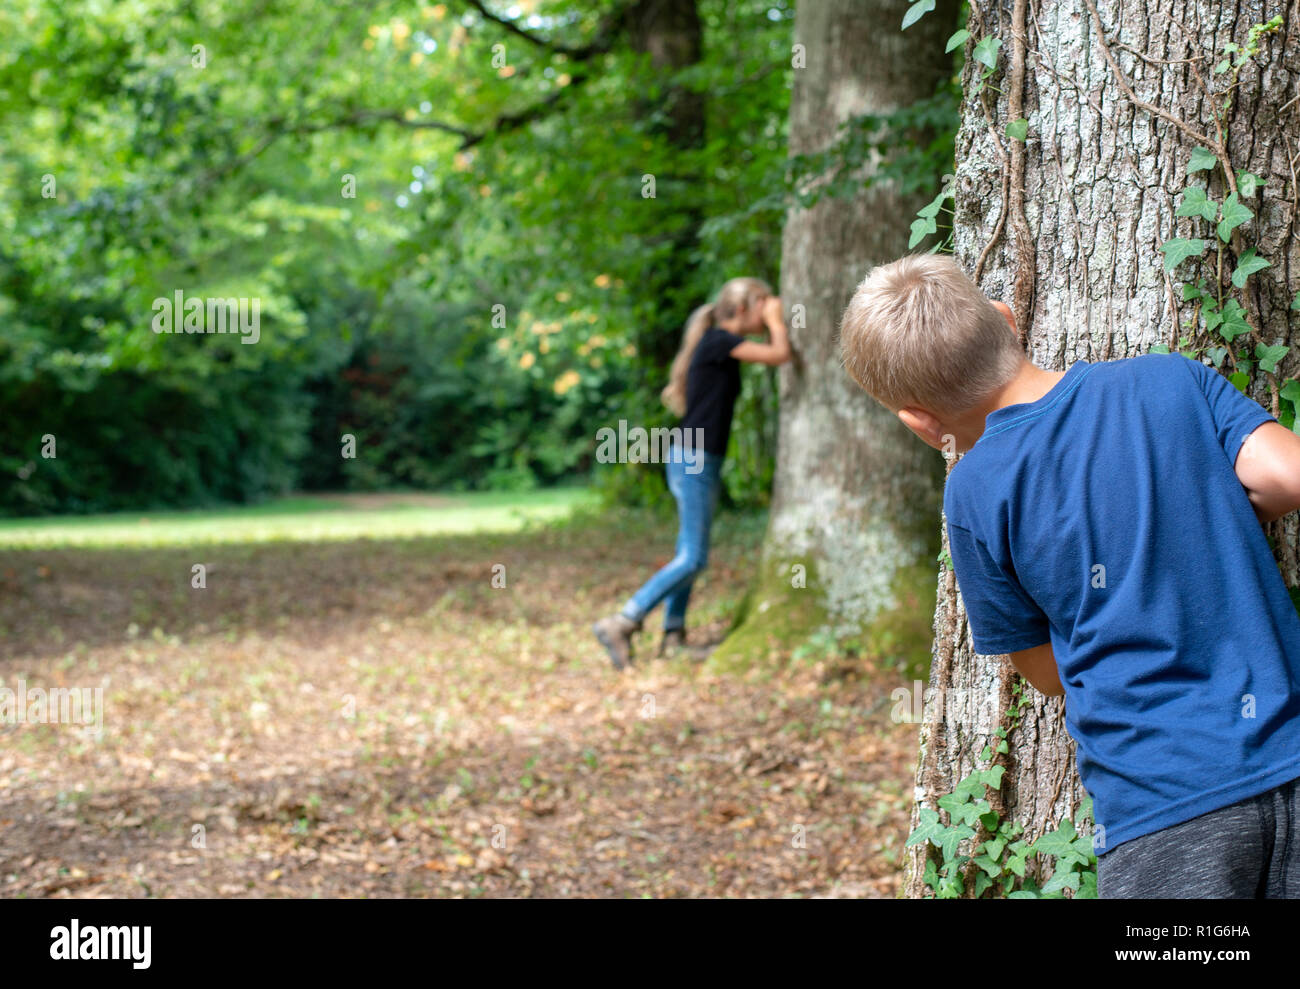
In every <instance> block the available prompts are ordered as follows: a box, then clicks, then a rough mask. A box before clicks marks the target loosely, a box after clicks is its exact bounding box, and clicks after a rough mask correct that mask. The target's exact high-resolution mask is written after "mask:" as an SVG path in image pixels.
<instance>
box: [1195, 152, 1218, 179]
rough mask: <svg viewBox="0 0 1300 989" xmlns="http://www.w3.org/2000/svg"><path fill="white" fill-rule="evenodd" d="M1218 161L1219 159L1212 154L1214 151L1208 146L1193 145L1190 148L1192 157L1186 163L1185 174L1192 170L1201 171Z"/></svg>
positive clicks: (1211, 166)
mask: <svg viewBox="0 0 1300 989" xmlns="http://www.w3.org/2000/svg"><path fill="white" fill-rule="evenodd" d="M1218 163H1219V159H1218V158H1216V157H1215V156H1214V152H1213V151H1211V150H1210V149H1209V148H1202V147H1199V146H1198V147H1195V148H1192V158H1191V160H1190V161H1189V162H1188V163H1187V174H1188V175H1191V174H1192V173H1193V172H1203V171H1205V170H1206V169H1209V168H1213V167H1214V166H1215V165H1217V164H1218Z"/></svg>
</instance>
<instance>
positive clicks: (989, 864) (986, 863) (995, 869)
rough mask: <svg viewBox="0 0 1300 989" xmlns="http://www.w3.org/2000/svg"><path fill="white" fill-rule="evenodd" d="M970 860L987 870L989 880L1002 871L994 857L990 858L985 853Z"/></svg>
mask: <svg viewBox="0 0 1300 989" xmlns="http://www.w3.org/2000/svg"><path fill="white" fill-rule="evenodd" d="M971 861H972V862H974V863H975V864H976V865H978V866H979V867H980V868H981V869H983V870H984V871H985V872H987V873H988V874H989V878H990V880H992V879H994V878H996V877H997V874H998V873H999V872H1001V871H1002V866H1001V864H1000V863H999V862H998V861H997V860H996V859H993V858H990V857H989V856H987V855H979V856H977V857H976V858H974V859H971Z"/></svg>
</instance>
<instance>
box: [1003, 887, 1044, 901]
mask: <svg viewBox="0 0 1300 989" xmlns="http://www.w3.org/2000/svg"><path fill="white" fill-rule="evenodd" d="M1038 898H1039V897H1038V894H1037V893H1035V892H1034V891H1033V890H1029V889H1018V890H1016V891H1015V892H1014V893H1008V894H1007V899H1008V900H1037V899H1038Z"/></svg>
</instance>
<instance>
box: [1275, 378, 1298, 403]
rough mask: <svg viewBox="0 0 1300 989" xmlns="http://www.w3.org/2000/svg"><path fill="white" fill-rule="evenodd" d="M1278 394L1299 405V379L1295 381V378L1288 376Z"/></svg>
mask: <svg viewBox="0 0 1300 989" xmlns="http://www.w3.org/2000/svg"><path fill="white" fill-rule="evenodd" d="M1278 394H1279V395H1281V396H1282V397H1283V398H1285V399H1286V400H1287V401H1288V402H1290V403H1292V404H1293V405H1300V381H1296V379H1295V378H1288V379H1287V380H1286V384H1284V385H1283V386H1282V389H1281V391H1279V392H1278Z"/></svg>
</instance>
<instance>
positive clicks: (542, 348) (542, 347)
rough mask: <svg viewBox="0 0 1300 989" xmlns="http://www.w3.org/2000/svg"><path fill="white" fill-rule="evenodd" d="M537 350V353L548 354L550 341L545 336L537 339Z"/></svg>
mask: <svg viewBox="0 0 1300 989" xmlns="http://www.w3.org/2000/svg"><path fill="white" fill-rule="evenodd" d="M537 350H538V352H539V353H542V354H549V353H550V352H551V341H550V340H547V339H546V337H542V339H540V340H539V341H537Z"/></svg>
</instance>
